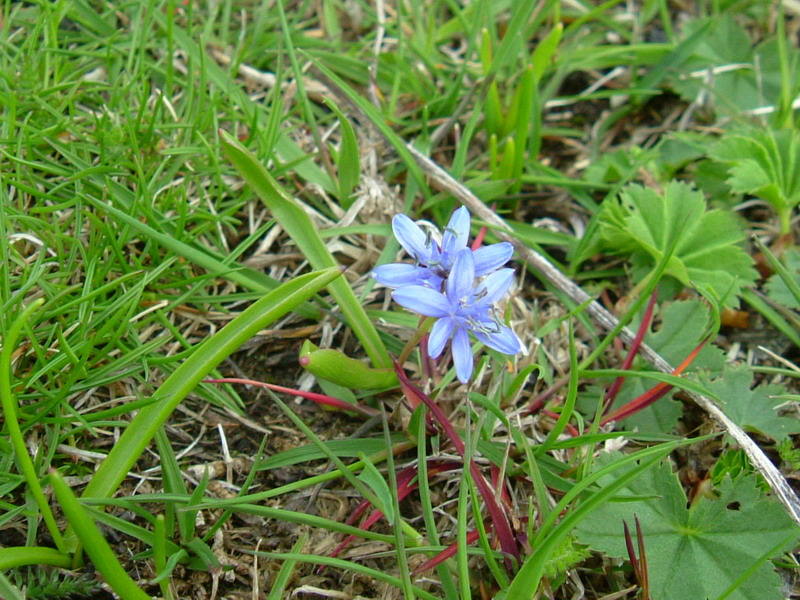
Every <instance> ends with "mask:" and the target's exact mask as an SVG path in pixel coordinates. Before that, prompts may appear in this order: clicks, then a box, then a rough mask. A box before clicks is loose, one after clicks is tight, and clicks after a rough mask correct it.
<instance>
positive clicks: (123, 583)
mask: <svg viewBox="0 0 800 600" xmlns="http://www.w3.org/2000/svg"><path fill="white" fill-rule="evenodd" d="M50 482H51V484H52V485H53V491H54V492H55V494H56V498H58V502H59V504H61V510H63V511H64V516H65V517H66V518H67V521H68V522H69V524H70V526H71V527H72V529H73V531H75V533H76V534H77V536H78V539H79V540H80V541H81V543H82V544H83V546H84V547H85V548H86V553H87V554H88V555H89V558H91V559H92V564H93V565H94V566H95V567H96V568H97V570H98V571H100V573H101V574H102V575H103V578H104V579H105V580H106V582H108V585H110V586H111V588H112V589H113V590H114V591H115V592H116V593H117V594H119V595H120V597H122V598H125V600H150V596H149V595H148V594H146V593H145V592H144V591H142V589H141V588H140V587H139V586H138V585H136V583H135V582H134V581H133V579H131V577H130V575H128V573H127V572H126V571H125V569H123V568H122V565H121V564H120V562H119V560H117V557H116V555H115V554H114V551H113V550H112V549H111V546H109V545H108V542H106V540H105V538H104V537H103V534H101V533H100V530H99V529H98V528H97V525H95V523H94V520H92V518H91V517H90V516H89V514H88V513H87V512H86V510H85V509H84V508H83V507H82V506H81V505H80V502H78V498H77V497H76V496H75V494H74V493H73V492H72V490H71V489H70V487H69V486H68V485H67V483H66V482H65V481H64V478H63V477H62V476H61V474H60V473H59V472H58V471H55V470H53V471H50Z"/></svg>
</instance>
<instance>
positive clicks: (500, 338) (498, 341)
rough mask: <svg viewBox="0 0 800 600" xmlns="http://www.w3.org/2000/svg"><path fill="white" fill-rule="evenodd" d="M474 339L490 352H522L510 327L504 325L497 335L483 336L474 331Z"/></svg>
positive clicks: (517, 339) (520, 344) (520, 345)
mask: <svg viewBox="0 0 800 600" xmlns="http://www.w3.org/2000/svg"><path fill="white" fill-rule="evenodd" d="M474 333H475V338H476V339H477V340H478V341H479V342H482V343H484V344H486V345H487V346H488V347H489V348H491V349H492V350H497V351H498V352H502V353H503V354H512V355H513V354H519V353H520V352H522V342H521V341H520V340H519V338H518V337H517V334H516V333H514V331H513V330H512V329H511V328H510V327H506V326H505V325H501V326H500V330H499V331H497V333H492V334H489V335H487V334H485V333H481V332H479V331H475V332H474Z"/></svg>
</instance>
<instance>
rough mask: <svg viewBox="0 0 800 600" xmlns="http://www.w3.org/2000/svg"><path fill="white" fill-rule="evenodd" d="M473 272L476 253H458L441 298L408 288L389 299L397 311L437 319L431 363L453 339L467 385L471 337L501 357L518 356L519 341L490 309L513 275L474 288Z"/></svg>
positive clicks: (500, 274) (497, 274)
mask: <svg viewBox="0 0 800 600" xmlns="http://www.w3.org/2000/svg"><path fill="white" fill-rule="evenodd" d="M475 272H476V268H475V257H474V253H473V252H472V251H471V250H468V249H462V250H461V251H460V252H459V253H458V254H456V256H455V260H454V261H453V264H452V267H451V269H450V276H449V277H448V278H447V281H446V283H445V293H444V294H443V293H441V292H438V291H436V290H434V289H431V288H430V287H426V286H424V285H406V286H403V287H400V288H398V289H396V290H395V291H394V292H392V298H394V299H395V301H396V302H397V303H398V304H400V305H401V306H404V307H405V308H407V309H409V310H413V311H414V312H417V313H419V314H422V315H425V316H428V317H436V318H437V321H436V323H434V325H433V328H432V329H431V334H430V339H429V340H428V352H429V353H430V355H431V358H437V357H438V356H439V355H440V354H441V353H442V351H443V350H444V347H445V346H446V345H447V342H448V340H450V339H451V338H452V348H453V362H454V363H455V366H456V375H457V376H458V379H459V381H461V383H467V382H468V381H469V378H470V376H471V375H472V368H473V361H472V348H471V346H470V340H469V333H470V332H471V333H472V335H474V336H475V339H477V340H478V341H479V342H482V343H483V344H485V345H486V346H488V347H489V348H492V349H494V350H497V351H498V352H502V353H503V354H517V353H519V352H521V351H522V343H521V342H520V341H519V338H518V337H517V336H516V334H515V333H514V332H513V331H512V330H511V328H510V327H507V326H506V325H503V323H502V322H501V321H500V319H499V317H498V315H497V314H496V308H495V307H494V306H493V305H494V303H495V302H496V301H497V300H499V299H500V298H502V297H503V296H505V294H506V292H507V291H508V288H509V286H510V285H511V282H512V280H513V278H514V270H513V269H500V270H499V271H495V272H494V273H492V274H491V275H489V276H488V277H486V278H485V279H484V280H483V281H481V282H480V283H479V284H478V285H477V286H476V285H475V277H476V275H475Z"/></svg>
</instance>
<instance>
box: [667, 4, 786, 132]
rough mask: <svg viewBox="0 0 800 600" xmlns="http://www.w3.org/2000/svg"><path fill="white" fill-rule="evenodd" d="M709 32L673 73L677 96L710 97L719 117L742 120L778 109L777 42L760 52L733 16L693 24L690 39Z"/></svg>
mask: <svg viewBox="0 0 800 600" xmlns="http://www.w3.org/2000/svg"><path fill="white" fill-rule="evenodd" d="M704 28H705V29H706V31H705V32H704V35H703V36H702V38H701V39H700V40H699V43H698V44H697V45H696V46H695V47H694V49H693V51H692V53H691V55H689V56H688V57H686V59H685V60H684V61H683V62H682V64H675V65H673V68H672V69H671V70H670V73H669V75H670V76H671V81H670V83H671V84H672V86H673V87H674V88H675V90H677V92H678V93H679V94H680V95H681V96H682V97H683V98H684V99H685V100H687V101H689V102H696V101H697V100H698V98H703V97H705V98H707V104H708V106H709V107H710V108H712V109H714V110H715V111H717V112H718V113H720V112H723V113H728V114H734V115H737V116H738V115H741V113H742V112H743V111H748V110H753V109H756V108H759V107H762V106H766V105H775V104H777V103H778V100H779V98H780V93H781V79H782V75H781V68H780V59H779V54H778V47H777V43H776V42H777V41H776V40H775V39H774V38H773V39H769V40H767V41H765V42H763V43H761V44H759V45H758V46H757V47H755V48H754V43H753V40H751V39H750V36H749V35H748V33H747V31H746V30H745V29H744V27H743V26H742V25H741V24H739V23H738V22H737V21H736V19H735V18H734V13H733V12H730V13H726V14H722V15H719V16H715V17H713V18H712V17H709V18H706V19H691V20H690V21H689V22H688V23H687V27H686V31H685V37H690V36H692V35H693V34H694V33H695V32H697V31H699V30H701V29H704ZM796 57H797V51H796V50H795V49H792V51H791V60H796ZM795 78H796V76H795Z"/></svg>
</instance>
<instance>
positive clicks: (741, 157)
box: [710, 129, 800, 233]
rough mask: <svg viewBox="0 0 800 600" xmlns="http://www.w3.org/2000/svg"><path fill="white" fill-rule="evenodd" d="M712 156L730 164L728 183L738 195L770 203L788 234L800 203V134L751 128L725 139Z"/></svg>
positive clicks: (719, 143)
mask: <svg viewBox="0 0 800 600" xmlns="http://www.w3.org/2000/svg"><path fill="white" fill-rule="evenodd" d="M710 155H711V157H712V158H714V159H715V160H717V161H720V162H723V163H726V164H728V166H729V170H728V174H729V177H728V180H727V184H728V186H729V187H730V189H731V191H732V192H734V193H736V194H742V195H744V194H752V195H754V196H757V197H759V198H762V199H764V200H766V201H767V202H769V203H770V204H771V205H772V206H773V207H774V208H775V210H776V211H777V213H778V216H779V218H780V219H781V227H782V233H788V231H789V227H790V223H789V218H790V214H791V209H792V208H793V207H795V206H797V204H798V203H800V132H798V131H797V130H788V129H787V130H780V131H773V130H770V129H767V130H764V129H748V130H743V131H740V132H737V133H731V134H728V135H725V136H723V137H722V138H721V139H720V140H719V141H718V142H717V143H716V144H715V145H714V146H713V148H712V149H711V152H710Z"/></svg>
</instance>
